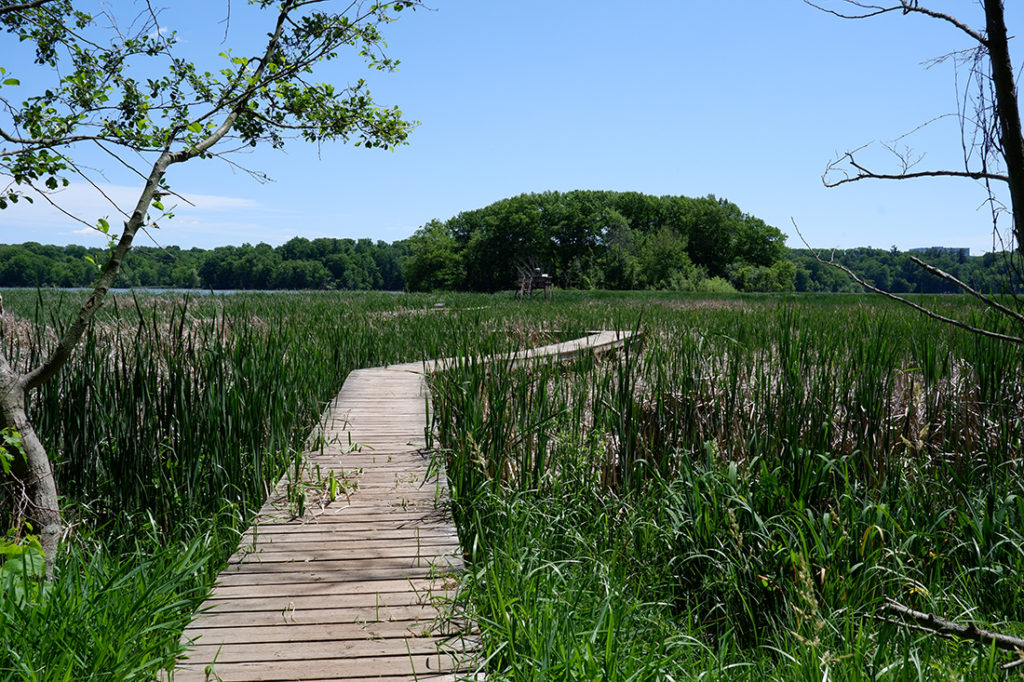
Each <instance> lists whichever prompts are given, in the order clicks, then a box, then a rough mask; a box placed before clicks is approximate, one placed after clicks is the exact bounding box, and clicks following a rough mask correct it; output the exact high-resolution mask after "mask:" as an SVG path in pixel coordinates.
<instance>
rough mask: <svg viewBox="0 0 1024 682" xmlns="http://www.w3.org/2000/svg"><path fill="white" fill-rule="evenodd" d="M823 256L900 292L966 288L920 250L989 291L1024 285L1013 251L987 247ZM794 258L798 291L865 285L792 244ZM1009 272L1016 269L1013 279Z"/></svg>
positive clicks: (829, 253)
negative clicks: (978, 252)
mask: <svg viewBox="0 0 1024 682" xmlns="http://www.w3.org/2000/svg"><path fill="white" fill-rule="evenodd" d="M818 255H819V256H821V257H822V259H823V260H830V259H831V260H834V261H835V262H836V263H839V264H841V265H845V266H846V267H848V268H850V269H851V270H853V271H854V272H856V273H857V274H858V275H859V276H860V277H861V278H863V279H864V280H865V281H866V282H868V283H869V284H872V285H874V286H876V287H878V288H880V289H884V290H885V291H890V292H892V293H897V294H905V293H919V294H950V293H959V292H960V289H959V288H958V287H957V286H956V285H955V284H953V283H952V282H950V281H948V280H945V279H942V278H940V277H936V276H934V275H930V274H928V273H927V272H926V271H925V270H924V269H923V268H921V267H919V266H918V265H916V264H915V263H913V262H912V261H911V260H910V256H912V255H913V256H917V257H918V258H919V259H921V260H922V261H924V262H926V263H928V264H929V265H934V266H935V267H937V268H939V269H940V270H943V271H945V272H948V273H949V274H951V275H953V276H954V277H956V278H957V279H959V280H960V281H961V282H964V283H966V284H968V285H970V286H971V287H973V288H974V289H977V290H978V291H981V292H984V293H1008V292H1010V291H1018V292H1020V291H1021V280H1020V277H1019V275H1016V276H1014V275H1013V272H1014V268H1013V267H1012V266H1011V267H1007V266H1008V264H1009V261H1008V260H1007V257H1008V254H1004V253H995V252H994V253H986V254H984V255H982V256H968V255H967V254H966V253H965V252H964V251H958V250H955V249H942V248H934V249H925V250H924V251H919V252H914V253H911V252H903V251H899V250H897V249H896V247H893V248H891V249H889V250H885V249H873V248H870V247H861V248H855V249H842V250H840V249H837V250H834V251H819V252H818ZM788 257H789V259H790V260H791V261H792V262H793V264H794V266H795V267H796V274H795V278H794V285H795V289H796V291H832V292H843V291H848V292H859V291H862V290H863V289H862V288H861V287H860V286H859V285H857V284H856V283H855V282H853V280H851V279H850V278H849V277H848V276H847V275H846V274H845V273H843V272H842V271H840V270H839V269H838V268H835V267H832V266H831V265H828V264H826V263H821V262H819V261H818V260H817V259H816V258H815V257H814V254H813V253H812V252H811V251H809V250H807V249H792V250H790V252H789V256H788ZM1007 273H1011V274H1010V277H1013V278H1014V280H1013V281H1011V280H1010V279H1008V275H1007Z"/></svg>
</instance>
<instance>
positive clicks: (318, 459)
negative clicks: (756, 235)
mask: <svg viewBox="0 0 1024 682" xmlns="http://www.w3.org/2000/svg"><path fill="white" fill-rule="evenodd" d="M629 336H630V334H628V333H622V332H598V333H594V334H591V335H590V336H587V337H584V338H581V339H576V340H574V341H568V342H565V343H560V344H553V345H550V346H544V347H542V348H534V349H530V350H526V351H521V352H520V353H517V354H516V356H515V359H516V360H517V361H525V360H528V359H531V358H540V357H549V356H555V357H558V358H568V357H571V356H573V355H575V354H577V353H579V352H581V351H583V350H588V349H591V350H594V351H599V350H606V349H609V348H613V347H617V346H619V345H621V344H622V343H624V342H625V340H626V339H627V338H628V337H629ZM450 362H452V361H451V360H435V361H429V362H426V363H407V364H400V365H390V366H387V367H375V368H372V369H360V370H356V371H354V372H352V373H351V374H349V375H348V378H347V379H346V380H345V384H344V386H343V387H342V389H341V392H340V393H338V395H337V397H336V398H335V399H334V401H333V402H332V403H331V405H330V406H329V407H328V409H327V411H326V412H325V416H324V419H323V421H322V425H321V429H322V432H321V433H320V434H319V436H320V438H321V439H322V440H321V441H320V443H321V444H320V447H318V448H317V449H316V451H315V452H311V453H309V455H308V462H307V463H308V468H307V472H312V474H313V475H312V482H309V481H310V477H309V476H308V475H307V477H306V481H307V482H303V481H296V480H293V479H294V476H292V477H289V476H285V477H284V478H282V480H281V481H280V482H279V483H278V484H277V486H276V488H275V491H274V493H273V494H272V495H271V496H270V498H269V499H268V500H267V502H266V504H265V505H264V506H263V508H262V509H261V510H260V512H259V514H258V515H257V517H256V519H255V521H254V522H253V525H252V527H251V528H250V529H249V530H248V531H247V533H246V534H245V536H244V537H243V539H242V542H241V544H240V546H239V549H238V551H237V552H236V553H235V555H234V556H232V557H231V559H230V561H229V563H228V567H227V568H226V569H225V570H224V571H223V573H221V575H220V578H219V580H218V583H217V586H216V587H215V588H214V590H213V593H212V594H211V596H210V598H209V599H208V600H207V601H206V603H205V604H204V607H203V611H202V615H200V616H199V617H197V619H196V620H195V621H194V622H193V623H192V625H191V626H190V627H189V628H188V629H187V630H186V631H185V633H184V638H185V639H186V640H187V641H191V642H192V645H191V647H190V650H189V653H188V657H187V658H186V659H185V660H184V661H182V663H181V664H180V666H179V667H178V669H177V670H176V671H175V674H174V678H173V679H174V680H176V681H177V682H186V681H189V680H206V679H210V680H217V679H221V680H231V681H234V680H348V681H349V682H353V681H359V680H391V681H393V682H397V681H398V680H433V681H440V680H455V679H458V674H459V673H460V672H461V673H463V675H465V673H467V672H468V671H469V670H470V669H471V662H472V653H473V647H472V643H471V640H470V639H468V635H467V634H466V633H464V632H462V631H461V628H460V627H459V624H458V623H453V622H449V621H446V620H444V618H443V617H442V616H441V612H443V608H442V609H441V611H439V608H438V604H439V603H440V602H444V601H447V600H448V599H449V598H451V597H452V596H453V593H454V589H455V586H456V584H457V581H456V579H455V577H454V576H455V574H456V573H457V572H458V571H460V570H461V569H462V554H461V550H460V548H459V539H458V536H457V534H456V531H455V527H454V525H453V523H452V520H451V516H450V514H449V513H448V504H447V503H448V486H447V480H446V478H445V476H444V472H440V473H438V472H437V471H436V469H433V470H432V469H431V468H430V467H429V464H430V462H429V458H428V456H427V455H426V454H424V448H425V442H424V433H425V429H426V425H427V416H428V415H427V400H426V391H427V388H426V381H425V373H428V372H433V371H437V370H440V369H443V368H444V366H445V364H447V363H450ZM332 498H333V499H332Z"/></svg>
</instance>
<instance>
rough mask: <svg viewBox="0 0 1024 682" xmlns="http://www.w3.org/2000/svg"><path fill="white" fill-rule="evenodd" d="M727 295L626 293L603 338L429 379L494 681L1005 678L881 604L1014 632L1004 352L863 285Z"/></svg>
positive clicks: (1022, 563) (1009, 366)
mask: <svg viewBox="0 0 1024 682" xmlns="http://www.w3.org/2000/svg"><path fill="white" fill-rule="evenodd" d="M714 300H715V299H712V301H714ZM723 300H724V301H725V303H722V304H717V303H716V304H714V305H715V306H716V307H712V306H711V305H686V304H687V303H690V302H689V301H686V300H683V301H680V302H671V301H665V300H664V299H662V300H658V299H648V300H646V301H644V303H645V305H646V309H645V310H644V312H643V318H642V319H643V326H644V331H645V334H644V346H643V347H642V348H641V347H639V346H634V347H631V348H629V349H628V350H627V351H626V352H623V353H620V354H618V355H616V356H614V357H610V358H594V357H584V358H580V359H579V360H577V361H575V362H570V363H565V364H553V363H550V362H541V363H538V364H536V365H535V366H533V367H530V368H512V367H511V366H508V365H502V364H501V363H492V364H491V365H488V366H486V367H484V366H482V365H480V364H478V363H471V362H467V363H464V364H462V365H460V366H458V367H456V368H454V369H452V370H451V371H448V372H446V373H444V374H439V375H437V376H435V377H434V379H433V386H434V396H435V399H434V407H435V410H434V417H435V429H436V431H437V434H438V442H439V444H440V446H441V447H442V448H444V450H443V452H444V453H445V455H446V456H445V460H446V464H447V466H448V470H449V477H450V480H451V482H452V491H453V497H454V499H455V510H456V518H457V520H458V522H459V524H460V533H461V535H462V537H463V540H464V541H466V540H467V539H471V548H472V551H471V560H472V566H471V577H470V578H469V579H468V580H467V591H468V597H467V598H468V599H469V603H470V604H471V605H472V608H474V609H476V616H477V618H478V621H479V622H480V623H481V627H482V629H483V633H484V636H483V640H484V642H485V655H484V659H485V660H486V661H487V670H488V671H489V673H490V674H491V676H492V677H493V678H496V679H667V678H668V677H674V678H675V679H689V678H692V677H697V676H701V675H705V676H710V677H711V678H712V679H719V678H725V679H731V678H735V679H764V678H774V679H822V678H823V677H826V676H827V677H828V678H829V679H836V678H838V679H962V678H978V679H981V678H987V677H988V676H991V675H996V674H999V673H998V667H999V665H1001V664H1004V663H1007V662H1008V661H1012V660H1013V659H1012V656H1011V657H1007V656H1006V655H995V654H993V653H992V652H989V651H986V650H985V649H984V648H978V647H975V646H973V645H971V644H970V643H958V642H951V641H947V640H942V639H940V638H937V637H934V636H931V635H926V634H923V633H920V632H917V631H914V630H912V629H909V628H907V627H903V626H896V625H893V624H892V623H888V622H884V621H883V620H881V619H880V618H881V616H880V615H879V611H878V606H879V604H881V603H882V601H883V600H884V599H885V598H892V599H896V600H898V601H901V602H903V603H905V604H908V605H911V606H913V607H915V608H918V609H921V610H924V611H931V612H934V613H936V614H939V615H943V616H945V617H948V618H951V619H954V620H958V621H960V622H967V623H970V622H974V623H978V624H979V625H980V626H987V627H988V628H989V629H994V630H1003V631H1007V632H1009V633H1011V634H1012V633H1019V632H1020V631H1021V630H1022V625H1021V624H1022V621H1024V600H1022V599H1021V596H1022V590H1024V584H1022V583H1021V577H1020V576H1021V575H1024V573H1022V571H1024V537H1022V529H1024V483H1022V477H1021V475H1020V474H1021V471H1020V467H1021V463H1022V443H1021V421H1020V420H1021V415H1022V414H1024V409H1022V408H1024V403H1022V377H1024V372H1022V369H1024V367H1022V357H1021V353H1020V351H1019V350H1017V349H1012V348H1008V347H1005V346H999V345H997V344H992V343H990V342H988V341H986V340H984V339H978V338H976V337H971V336H968V335H961V334H959V333H952V332H950V331H949V330H948V329H946V328H943V327H940V326H935V325H932V324H931V323H929V322H927V321H925V320H922V319H921V318H919V317H917V316H913V315H909V314H907V313H906V312H905V311H903V310H901V309H899V308H894V307H892V306H888V305H885V304H881V305H876V304H868V303H865V302H864V300H863V299H849V298H847V299H839V298H837V299H831V300H829V301H826V302H822V301H821V300H820V299H800V300H796V301H791V300H780V299H776V298H764V299H756V298H744V299H742V301H741V303H742V305H733V304H730V303H728V301H729V299H723ZM606 305H607V306H608V310H606V311H605V313H604V314H605V316H606V318H607V319H615V318H618V319H621V317H622V314H623V310H624V309H628V307H627V306H628V304H627V306H621V305H620V304H619V303H618V302H616V301H614V300H612V301H608V302H607V303H606ZM940 305H943V306H952V307H955V306H961V307H963V306H965V304H964V303H963V302H962V301H960V300H952V301H945V300H944V301H942V302H941V303H940ZM960 312H967V313H968V314H972V313H971V311H970V310H969V309H967V308H964V309H961V310H960ZM553 314H554V315H557V313H553ZM632 314H633V315H636V314H637V313H636V309H635V308H633V312H632ZM611 624H614V626H612V625H611ZM553 633H557V634H553ZM598 642H600V643H601V646H597V643H598ZM538 671H539V672H538Z"/></svg>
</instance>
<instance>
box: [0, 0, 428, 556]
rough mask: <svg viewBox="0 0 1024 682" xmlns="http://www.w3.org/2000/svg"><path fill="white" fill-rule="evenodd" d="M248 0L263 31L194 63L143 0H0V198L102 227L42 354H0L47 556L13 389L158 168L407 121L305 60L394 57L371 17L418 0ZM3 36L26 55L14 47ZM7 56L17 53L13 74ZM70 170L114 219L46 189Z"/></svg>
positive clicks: (61, 354) (391, 128)
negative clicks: (103, 0) (131, 197)
mask: <svg viewBox="0 0 1024 682" xmlns="http://www.w3.org/2000/svg"><path fill="white" fill-rule="evenodd" d="M249 4H250V5H251V6H252V8H253V9H254V10H255V11H257V12H261V13H263V15H264V19H265V20H266V25H267V27H268V29H269V30H268V31H267V32H266V36H267V37H266V42H265V44H264V45H263V47H262V48H259V49H258V50H256V51H255V52H253V53H251V54H247V55H239V54H235V53H234V52H232V51H230V50H225V51H223V52H221V53H220V54H219V56H218V59H219V60H220V64H221V66H220V68H216V67H214V68H213V69H212V70H207V69H206V68H205V67H203V66H198V65H197V64H196V63H195V62H193V61H190V60H189V59H186V58H184V57H183V56H182V54H181V51H180V49H179V48H178V44H177V37H176V35H175V33H174V32H173V31H169V30H168V27H166V26H164V25H162V23H161V19H160V14H159V13H158V12H157V11H155V10H154V9H153V6H152V5H151V4H149V3H148V2H147V3H145V4H144V6H145V8H146V9H145V10H144V11H143V13H142V14H141V15H139V16H131V17H129V19H128V22H127V24H125V23H124V21H123V17H121V16H120V15H119V14H118V13H117V12H118V9H120V10H121V11H125V10H124V8H123V6H122V7H120V8H118V7H117V6H116V5H114V4H110V5H102V7H104V8H105V9H103V10H101V14H100V15H99V16H92V15H90V14H88V13H86V12H83V11H80V10H79V9H77V8H76V6H75V4H74V2H73V1H72V0H21V1H15V2H11V1H10V0H0V29H2V31H3V33H2V34H0V35H3V37H4V38H5V39H6V40H7V43H8V46H5V48H4V52H3V53H2V54H4V56H5V57H6V58H7V59H11V60H12V61H11V62H8V63H0V209H3V208H6V207H7V206H8V205H9V204H12V203H15V202H17V201H19V200H21V199H25V200H26V201H32V200H33V199H35V198H40V197H41V198H43V199H44V200H45V201H47V202H49V203H50V204H52V205H53V206H55V207H57V208H58V209H59V210H61V211H63V212H65V213H66V214H67V215H69V216H70V217H72V218H74V219H76V220H79V221H80V222H83V223H85V224H86V225H88V226H90V227H93V228H94V229H96V230H98V231H100V232H102V233H104V234H106V235H108V237H109V238H110V253H109V259H108V260H107V261H106V263H105V264H104V265H103V266H102V268H101V269H100V271H99V273H98V275H97V278H96V281H95V283H94V288H93V291H92V293H91V294H90V295H89V296H88V298H87V299H86V300H85V301H84V302H83V303H82V305H81V307H80V308H79V310H78V312H77V314H76V315H75V316H74V317H73V319H71V320H70V322H69V323H68V324H67V325H66V327H64V329H63V334H62V336H61V338H60V339H59V340H58V342H57V343H56V344H55V346H54V347H53V349H52V351H50V354H49V356H48V357H46V358H45V359H43V360H42V361H41V362H39V363H38V364H37V365H36V366H34V367H32V368H31V369H29V370H28V371H26V372H24V373H19V372H18V371H15V369H14V368H13V367H12V366H11V364H10V363H9V362H8V360H7V359H6V358H5V357H3V356H0V407H2V415H3V422H2V423H0V426H3V427H10V428H14V429H16V430H17V431H18V432H19V433H20V434H21V435H22V444H23V446H24V449H25V453H26V457H25V458H24V461H23V462H19V461H18V460H14V461H13V462H11V466H12V474H13V476H14V478H16V479H17V480H18V481H20V482H21V484H22V485H24V487H25V491H26V496H27V498H29V499H30V500H31V501H32V509H31V510H30V513H29V517H30V518H29V520H30V521H31V522H32V523H33V524H34V525H35V526H36V527H37V528H40V529H41V532H40V537H41V541H42V546H43V548H44V550H45V551H46V552H47V556H48V558H49V559H51V560H52V557H53V550H54V549H55V547H56V545H57V543H58V542H59V538H60V536H61V535H62V533H63V527H64V526H63V521H62V518H61V516H60V511H59V500H58V496H57V490H56V486H55V483H54V479H53V471H52V467H51V465H50V461H49V457H48V456H47V454H46V451H45V448H44V447H43V446H42V443H41V441H40V439H39V438H38V436H37V434H36V433H35V431H34V429H33V428H32V424H31V422H30V421H29V419H28V417H27V415H26V411H25V394H26V393H27V392H28V391H31V390H32V389H35V388H38V387H39V386H40V385H42V384H43V383H45V382H46V381H48V380H49V379H50V378H51V377H53V376H54V375H55V374H56V372H57V371H58V370H59V369H60V368H61V367H62V366H63V365H64V364H65V363H66V362H67V361H68V359H69V358H70V357H71V353H72V351H73V349H74V348H75V346H76V345H77V344H78V343H79V341H80V340H81V338H82V335H83V334H84V332H85V330H86V328H87V327H88V325H89V323H90V321H91V320H92V318H93V316H94V315H95V312H96V310H97V309H98V308H99V307H100V305H102V303H103V301H104V299H105V297H106V295H107V292H108V291H109V289H110V287H111V286H112V285H113V283H114V280H115V279H116V277H117V274H118V272H119V270H120V267H121V264H122V262H123V261H124V259H125V256H126V255H127V253H128V251H129V250H130V249H131V248H132V244H133V240H134V238H135V235H136V234H137V233H138V232H139V230H144V229H146V228H148V227H155V226H156V225H155V222H154V219H153V218H152V217H151V216H150V211H151V210H152V209H155V210H156V211H159V212H161V216H166V215H168V213H167V212H166V209H165V208H164V205H163V203H162V199H163V197H164V196H165V195H167V194H173V190H172V189H171V186H170V184H169V181H168V179H167V173H168V171H169V169H170V168H172V167H173V166H175V165H177V164H181V163H185V162H187V161H191V160H193V159H198V158H211V157H221V158H223V157H225V156H226V155H230V153H231V152H233V151H237V150H239V149H244V148H246V147H254V146H258V145H262V144H269V145H270V146H273V147H282V146H283V145H284V144H285V142H286V140H288V139H290V138H299V139H302V140H305V141H308V142H317V143H319V142H326V141H331V140H342V141H353V142H355V144H357V145H360V146H365V147H383V148H390V147H394V146H395V145H399V144H402V143H404V142H405V140H406V138H407V136H408V134H409V132H410V130H411V129H412V127H413V124H412V123H410V122H408V121H406V120H404V119H403V118H402V113H401V112H400V111H399V110H398V109H397V108H382V107H379V106H378V105H377V104H376V103H375V102H374V100H373V98H372V96H371V95H370V93H369V92H368V89H367V85H366V82H365V81H364V80H363V79H362V78H357V79H355V80H354V81H353V82H351V83H350V84H348V85H345V86H336V85H331V84H329V83H323V82H319V81H317V80H316V75H317V74H316V67H317V66H318V65H321V64H322V63H324V62H327V61H331V60H334V59H339V58H340V57H341V55H342V54H343V53H345V54H348V55H351V56H354V57H355V59H356V61H357V63H358V64H359V66H360V68H366V67H369V68H370V69H375V70H378V71H390V70H393V69H394V68H395V67H396V66H397V65H398V62H397V61H396V60H394V59H392V58H391V57H389V56H387V55H386V54H385V52H384V40H383V36H382V34H381V32H380V30H379V27H380V26H382V25H386V24H389V23H390V22H392V21H394V20H395V19H396V17H397V13H398V12H400V11H402V10H405V9H409V8H415V7H417V6H418V5H419V2H418V1H417V0H385V1H372V2H371V1H366V0H353V1H348V2H339V3H337V6H338V7H339V8H340V11H331V10H330V8H331V7H333V6H334V3H330V2H328V1H327V0H283V1H282V2H270V0H250V1H249ZM133 11H134V10H133ZM17 46H22V49H27V50H30V51H31V54H30V55H27V56H25V57H23V58H22V59H21V61H14V57H12V56H10V55H13V54H14V50H15V49H17ZM29 56H30V57H31V61H34V62H35V65H34V66H32V65H31V64H30V63H29V62H30V60H29V59H28V58H27V57H29ZM12 63H18V64H22V65H23V66H21V67H19V69H20V70H22V71H24V73H18V72H17V71H18V70H19V69H13V68H11V64H12ZM30 88H31V90H29V89H30ZM87 149H88V150H90V151H95V150H97V149H98V150H99V151H100V152H101V156H103V157H104V158H110V159H112V160H113V165H114V166H115V167H117V168H122V167H123V168H127V169H129V170H130V171H131V172H133V173H134V175H135V176H136V177H137V178H138V179H139V193H138V196H137V199H136V201H135V203H134V205H130V206H119V205H117V204H116V203H115V202H114V201H113V200H111V199H110V197H109V196H108V194H107V193H105V192H104V190H103V188H102V185H101V182H100V179H101V178H100V177H94V176H99V175H100V174H101V173H102V170H93V169H91V168H89V167H88V166H86V165H85V164H84V163H83V162H82V160H81V159H82V158H83V156H82V153H83V151H85V150H87ZM229 163H230V161H229ZM76 181H77V182H84V183H85V184H86V185H88V186H91V187H92V189H94V190H95V191H96V192H97V193H98V194H100V195H101V196H102V197H103V198H104V199H106V200H107V201H109V202H110V203H111V205H112V208H113V209H114V210H115V211H116V212H117V213H119V214H120V215H122V216H123V218H124V221H123V223H122V225H121V229H120V232H119V233H115V232H116V228H112V226H111V223H110V221H109V220H108V219H107V218H106V217H100V216H78V215H74V214H72V213H71V212H69V211H68V210H66V209H64V208H63V207H62V206H61V205H60V198H61V196H60V190H61V189H62V188H64V187H66V186H68V185H69V184H70V183H71V182H76Z"/></svg>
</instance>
